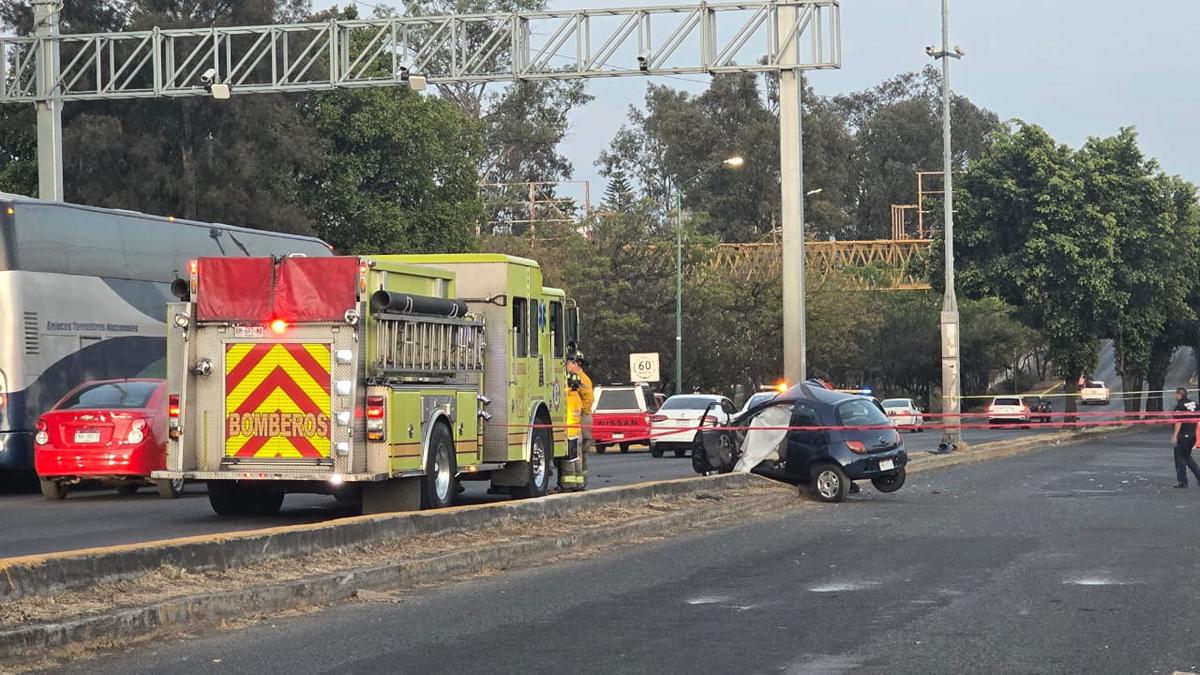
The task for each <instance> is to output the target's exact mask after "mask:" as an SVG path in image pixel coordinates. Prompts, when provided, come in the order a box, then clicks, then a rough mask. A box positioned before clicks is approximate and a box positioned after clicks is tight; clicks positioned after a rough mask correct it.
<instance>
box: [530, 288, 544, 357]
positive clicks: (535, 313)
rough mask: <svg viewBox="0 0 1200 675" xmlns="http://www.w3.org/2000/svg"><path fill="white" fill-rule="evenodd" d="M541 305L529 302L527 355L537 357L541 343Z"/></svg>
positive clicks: (532, 301) (534, 301) (536, 302)
mask: <svg viewBox="0 0 1200 675" xmlns="http://www.w3.org/2000/svg"><path fill="white" fill-rule="evenodd" d="M541 312H542V305H541V303H540V302H538V301H537V300H530V301H529V355H530V356H537V355H538V352H540V351H541V344H540V343H541V341H542V331H541V330H539V329H540V328H541V323H542V315H541Z"/></svg>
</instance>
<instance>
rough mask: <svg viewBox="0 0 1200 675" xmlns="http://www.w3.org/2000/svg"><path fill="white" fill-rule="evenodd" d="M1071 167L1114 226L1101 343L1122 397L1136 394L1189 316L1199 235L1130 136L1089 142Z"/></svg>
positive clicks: (1134, 402)
mask: <svg viewBox="0 0 1200 675" xmlns="http://www.w3.org/2000/svg"><path fill="white" fill-rule="evenodd" d="M1076 160H1077V161H1078V163H1079V172H1080V176H1081V177H1082V179H1083V181H1084V189H1085V199H1087V200H1088V202H1089V203H1090V204H1093V205H1095V208H1097V209H1098V210H1100V211H1101V212H1103V213H1104V214H1105V215H1106V216H1108V217H1111V218H1112V221H1113V223H1114V225H1115V229H1114V234H1115V241H1114V254H1115V257H1116V259H1117V264H1116V266H1115V267H1114V269H1113V284H1114V286H1115V289H1116V290H1115V293H1114V297H1115V302H1114V303H1113V305H1111V306H1110V307H1109V308H1108V310H1109V311H1108V312H1107V313H1106V316H1105V317H1104V320H1105V322H1106V324H1107V326H1106V327H1107V328H1108V329H1109V330H1108V332H1107V333H1105V334H1103V335H1104V336H1106V337H1111V338H1113V339H1114V346H1115V349H1116V354H1117V371H1118V374H1119V375H1120V376H1121V382H1122V384H1123V386H1124V389H1125V390H1126V391H1141V390H1142V388H1143V387H1142V383H1143V381H1144V378H1145V376H1146V375H1147V373H1148V370H1149V368H1150V360H1151V354H1152V351H1153V350H1154V346H1155V341H1156V339H1157V338H1158V336H1159V335H1161V334H1162V333H1163V331H1164V328H1165V326H1166V324H1167V322H1168V320H1170V319H1171V318H1172V317H1181V316H1184V315H1186V314H1188V313H1190V310H1189V308H1188V307H1187V305H1186V299H1187V295H1188V293H1189V291H1190V290H1191V287H1192V285H1193V284H1194V282H1193V281H1191V279H1193V278H1194V272H1195V269H1196V268H1195V254H1196V248H1195V246H1194V245H1192V244H1190V243H1191V242H1195V241H1196V238H1197V234H1198V232H1197V231H1196V229H1195V223H1194V222H1189V219H1188V217H1187V215H1186V214H1181V213H1180V212H1179V211H1178V209H1177V208H1175V204H1174V203H1173V202H1174V200H1175V199H1176V194H1175V192H1176V191H1177V190H1183V191H1184V193H1183V195H1181V196H1182V198H1183V199H1187V198H1188V196H1189V195H1190V196H1191V197H1192V199H1193V200H1194V191H1188V190H1187V188H1186V187H1185V186H1184V185H1180V184H1179V183H1180V182H1179V181H1172V180H1171V179H1169V178H1168V177H1166V176H1165V175H1163V174H1162V172H1161V171H1160V170H1159V168H1158V164H1157V163H1156V162H1154V161H1153V160H1148V159H1146V158H1145V156H1144V155H1143V154H1142V152H1141V150H1140V149H1139V148H1138V145H1137V134H1136V133H1135V132H1134V131H1133V129H1130V128H1125V129H1122V130H1121V131H1120V133H1119V134H1118V135H1116V136H1113V137H1111V138H1103V139H1101V138H1091V139H1088V141H1087V142H1086V143H1085V144H1084V146H1083V148H1081V149H1080V151H1079V152H1078V153H1077V155H1076ZM1181 216H1182V217H1181ZM1185 242H1186V243H1185ZM1160 349H1161V347H1160ZM1125 407H1126V410H1127V411H1131V412H1132V411H1137V410H1139V409H1140V408H1141V397H1136V398H1127V399H1125Z"/></svg>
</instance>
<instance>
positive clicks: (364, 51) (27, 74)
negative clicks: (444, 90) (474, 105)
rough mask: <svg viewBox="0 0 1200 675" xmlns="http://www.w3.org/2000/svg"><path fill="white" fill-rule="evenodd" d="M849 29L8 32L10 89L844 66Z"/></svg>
mask: <svg viewBox="0 0 1200 675" xmlns="http://www.w3.org/2000/svg"><path fill="white" fill-rule="evenodd" d="M781 10H783V11H781ZM840 32H841V31H840V15H839V7H838V3H837V0H794V1H790V2H748V3H716V4H705V3H701V4H699V5H666V6H658V7H636V8H620V9H616V8H614V9H587V10H574V11H540V12H518V13H503V14H475V15H455V16H426V17H421V16H402V17H401V16H398V17H390V18H384V19H366V20H330V21H328V22H323V23H307V24H292V25H272V26H236V27H221V26H217V27H212V28H182V29H161V30H160V29H157V28H155V29H153V30H149V31H135V32H124V33H94V34H52V35H42V36H33V37H5V38H0V68H3V69H4V71H3V73H2V74H0V82H2V88H0V102H9V103H11V102H36V101H44V100H55V101H72V100H87V99H120V98H145V97H159V96H201V95H207V93H208V92H207V90H206V89H205V87H204V84H205V82H202V77H203V76H204V74H205V73H206V72H208V71H210V70H211V72H212V74H213V79H214V80H215V82H217V83H222V84H227V85H229V86H230V87H231V88H232V90H233V92H234V93H235V94H236V93H252V92H288V91H293V92H304V91H321V90H329V89H343V88H346V89H348V88H356V87H374V86H388V85H396V86H399V85H403V84H404V83H405V82H406V81H408V78H410V77H411V76H415V75H420V76H423V77H425V78H426V80H427V82H429V83H431V84H446V83H461V82H493V81H513V80H540V79H555V80H560V79H578V78H595V77H619V76H646V75H680V74H689V73H696V74H713V73H747V72H777V71H781V70H796V69H824V68H837V67H839V66H840V64H841V44H840V37H839V36H840ZM55 66H57V67H55ZM55 71H57V72H55ZM40 77H41V78H45V79H44V80H41V81H40V80H39V78H40Z"/></svg>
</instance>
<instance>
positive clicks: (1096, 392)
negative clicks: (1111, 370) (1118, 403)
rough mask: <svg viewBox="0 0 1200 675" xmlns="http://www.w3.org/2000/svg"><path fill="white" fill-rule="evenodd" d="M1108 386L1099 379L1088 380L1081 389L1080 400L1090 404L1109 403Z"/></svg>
mask: <svg viewBox="0 0 1200 675" xmlns="http://www.w3.org/2000/svg"><path fill="white" fill-rule="evenodd" d="M1108 399H1109V392H1108V387H1106V386H1105V385H1104V383H1103V382H1100V381H1098V380H1088V381H1087V382H1085V383H1084V384H1083V387H1082V388H1081V389H1080V390H1079V402H1080V403H1084V404H1089V405H1108Z"/></svg>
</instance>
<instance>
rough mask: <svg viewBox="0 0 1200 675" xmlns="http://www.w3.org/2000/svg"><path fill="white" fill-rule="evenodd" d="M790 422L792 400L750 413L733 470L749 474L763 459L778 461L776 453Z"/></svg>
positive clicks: (782, 442)
mask: <svg viewBox="0 0 1200 675" xmlns="http://www.w3.org/2000/svg"><path fill="white" fill-rule="evenodd" d="M791 422H792V404H791V402H787V403H780V404H777V405H771V406H767V407H765V408H763V409H762V410H760V411H758V413H757V414H755V415H752V416H750V419H749V420H747V422H746V423H745V425H744V426H746V427H748V429H747V430H746V431H745V432H743V436H742V438H741V439H740V440H741V442H740V443H739V445H738V461H737V464H736V465H734V467H733V470H734V471H738V472H741V473H749V472H750V471H751V470H752V469H754V468H755V467H757V466H758V465H759V464H762V463H763V462H768V463H778V462H779V460H780V459H782V457H781V456H780V454H779V451H780V449H781V448H782V447H783V445H784V442H785V440H786V439H787V434H788V425H789V424H791Z"/></svg>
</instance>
